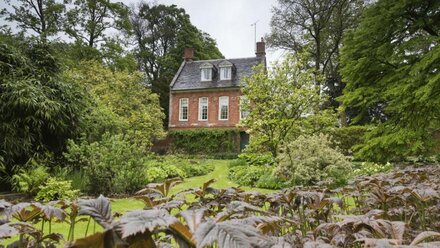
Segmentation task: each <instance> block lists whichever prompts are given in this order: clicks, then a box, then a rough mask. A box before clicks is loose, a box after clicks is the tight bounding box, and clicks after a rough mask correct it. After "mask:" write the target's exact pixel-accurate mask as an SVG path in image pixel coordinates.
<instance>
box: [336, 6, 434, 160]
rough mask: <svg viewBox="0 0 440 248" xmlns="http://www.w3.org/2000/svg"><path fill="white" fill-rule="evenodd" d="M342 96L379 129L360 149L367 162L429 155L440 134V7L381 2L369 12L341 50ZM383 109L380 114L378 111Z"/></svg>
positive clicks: (360, 154) (360, 116)
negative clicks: (405, 156)
mask: <svg viewBox="0 0 440 248" xmlns="http://www.w3.org/2000/svg"><path fill="white" fill-rule="evenodd" d="M341 62H342V64H343V67H342V69H341V73H342V76H343V80H344V81H345V82H347V86H346V88H345V90H344V95H343V96H342V97H341V100H342V101H343V104H344V105H345V106H347V107H356V108H358V109H359V110H360V112H359V114H358V115H357V116H356V118H355V119H354V122H360V121H362V120H364V119H365V118H366V117H368V118H369V120H370V122H372V123H375V124H377V125H378V126H377V128H376V129H374V131H372V132H371V133H370V134H369V135H368V138H367V139H366V140H367V142H366V143H365V144H364V145H362V146H361V147H360V150H359V152H358V155H359V156H361V157H363V158H366V159H374V160H387V159H393V158H401V157H402V156H404V155H414V154H420V153H421V152H427V151H429V148H430V147H432V145H433V144H434V141H435V139H433V134H434V133H436V132H439V131H440V107H439V106H440V73H439V72H440V2H439V1H437V0H396V1H388V0H379V1H377V2H376V3H375V4H374V5H372V6H371V7H369V8H368V9H366V10H365V13H364V16H363V18H362V22H361V23H360V25H359V27H358V28H357V29H356V30H355V31H353V32H349V33H348V34H347V36H346V38H345V39H344V46H343V49H342V51H341ZM377 108H380V109H381V111H380V112H379V113H380V115H378V116H377V115H373V116H372V117H373V118H371V113H372V111H373V112H374V111H375V109H377Z"/></svg>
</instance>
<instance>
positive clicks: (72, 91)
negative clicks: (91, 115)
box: [0, 37, 85, 174]
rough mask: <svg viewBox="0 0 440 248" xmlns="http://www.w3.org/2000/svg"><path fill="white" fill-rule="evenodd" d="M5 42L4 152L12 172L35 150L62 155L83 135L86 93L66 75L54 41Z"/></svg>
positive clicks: (0, 110) (1, 57)
mask: <svg viewBox="0 0 440 248" xmlns="http://www.w3.org/2000/svg"><path fill="white" fill-rule="evenodd" d="M0 41H1V42H0V44H1V45H0V74H1V77H0V137H1V142H0V157H3V158H4V164H5V166H6V173H7V174H10V173H12V172H13V171H14V168H16V167H15V166H16V165H22V164H24V163H26V162H27V161H28V160H29V159H30V158H31V157H33V156H34V155H35V154H44V153H45V152H51V153H53V154H55V155H57V154H58V155H59V154H60V153H61V152H62V151H63V149H64V147H65V142H66V140H67V139H69V138H75V137H77V135H78V134H79V131H80V129H79V127H80V126H81V123H82V116H83V115H82V110H83V109H84V106H85V105H84V101H85V92H84V91H83V90H81V88H80V87H77V86H78V85H76V84H74V83H67V82H65V81H64V80H63V79H62V78H61V77H60V75H59V74H60V66H59V63H58V61H57V60H56V59H55V58H54V56H53V52H52V51H51V49H50V47H49V46H48V44H46V43H42V42H35V41H33V40H32V39H25V40H23V41H22V40H20V39H11V37H6V38H4V37H0ZM11 42H13V43H11Z"/></svg>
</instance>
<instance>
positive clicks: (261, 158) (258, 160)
mask: <svg viewBox="0 0 440 248" xmlns="http://www.w3.org/2000/svg"><path fill="white" fill-rule="evenodd" d="M238 157H239V158H240V159H243V160H244V161H246V163H247V164H248V165H253V166H263V165H264V166H270V165H273V164H275V159H274V157H273V156H272V153H270V152H260V153H251V152H244V153H242V154H240V155H239V156H238Z"/></svg>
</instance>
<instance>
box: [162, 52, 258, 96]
mask: <svg viewBox="0 0 440 248" xmlns="http://www.w3.org/2000/svg"><path fill="white" fill-rule="evenodd" d="M224 61H229V62H231V63H232V64H233V69H232V78H231V80H220V74H219V71H220V70H219V64H220V63H222V62H224ZM207 62H208V63H211V64H212V65H214V71H213V79H212V81H208V82H206V81H203V82H202V81H201V75H200V73H201V72H200V66H201V65H202V64H203V63H207ZM262 62H263V63H264V57H251V58H239V59H215V60H198V61H188V62H186V61H184V62H183V63H182V65H181V66H180V68H179V71H178V72H177V73H176V75H175V76H174V79H173V81H172V82H171V84H170V87H171V90H176V91H177V90H200V89H216V88H234V87H240V79H241V78H243V77H244V76H251V75H252V67H254V66H255V65H257V64H259V63H262Z"/></svg>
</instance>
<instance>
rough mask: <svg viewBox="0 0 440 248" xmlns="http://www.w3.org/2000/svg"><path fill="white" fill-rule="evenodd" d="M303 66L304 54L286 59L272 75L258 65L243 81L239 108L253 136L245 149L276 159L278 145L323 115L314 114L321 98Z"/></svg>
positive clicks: (313, 77)
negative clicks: (244, 112)
mask: <svg viewBox="0 0 440 248" xmlns="http://www.w3.org/2000/svg"><path fill="white" fill-rule="evenodd" d="M306 64H307V57H306V56H304V54H297V55H295V56H293V55H289V56H288V57H287V58H286V59H285V60H284V61H283V62H281V63H279V64H277V65H275V67H274V69H273V71H269V72H267V71H266V69H265V67H264V65H262V64H261V65H259V66H257V67H256V68H255V69H254V74H253V75H252V76H251V77H248V78H245V79H244V81H243V88H242V90H243V94H244V95H245V97H246V99H245V100H244V101H242V107H243V109H244V110H246V111H249V115H248V116H247V117H246V118H245V119H244V120H243V121H242V122H243V124H244V125H245V126H247V127H248V128H249V129H250V132H251V135H253V138H252V139H251V144H250V147H249V149H261V148H262V147H263V148H264V147H266V148H268V150H269V151H270V152H271V153H272V154H273V155H274V156H276V155H277V153H278V150H279V147H280V144H282V143H283V142H286V141H287V140H288V139H289V138H290V139H292V138H293V139H294V138H295V137H297V136H298V135H299V134H300V133H303V132H305V130H302V127H303V126H304V124H305V123H307V125H310V126H312V127H314V126H315V125H313V123H314V122H315V121H313V120H310V119H316V118H318V116H320V115H321V114H325V115H327V113H326V112H320V111H318V110H319V108H320V104H321V103H322V102H323V101H324V100H325V98H323V97H322V96H320V87H319V85H317V84H316V77H315V73H314V70H313V69H307V65H306ZM333 120H335V119H333Z"/></svg>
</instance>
